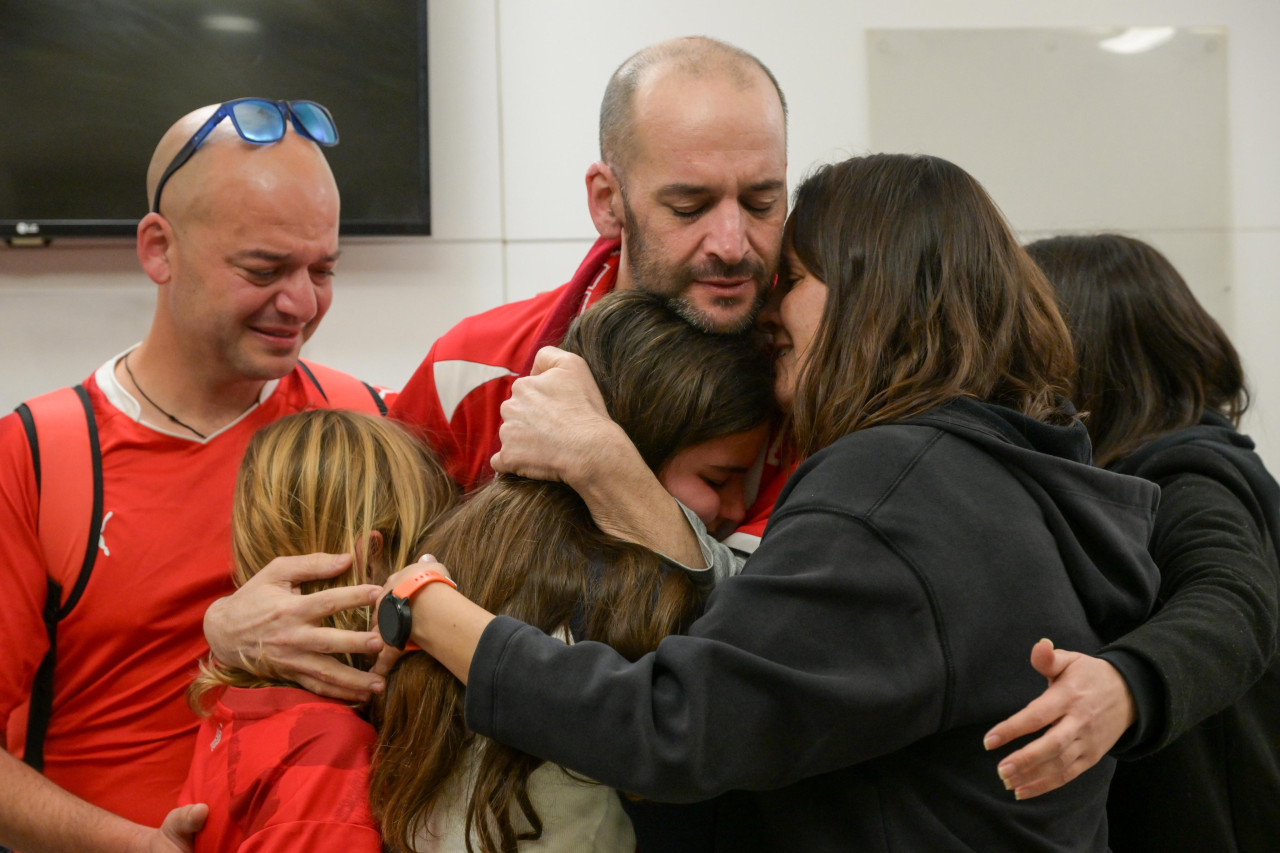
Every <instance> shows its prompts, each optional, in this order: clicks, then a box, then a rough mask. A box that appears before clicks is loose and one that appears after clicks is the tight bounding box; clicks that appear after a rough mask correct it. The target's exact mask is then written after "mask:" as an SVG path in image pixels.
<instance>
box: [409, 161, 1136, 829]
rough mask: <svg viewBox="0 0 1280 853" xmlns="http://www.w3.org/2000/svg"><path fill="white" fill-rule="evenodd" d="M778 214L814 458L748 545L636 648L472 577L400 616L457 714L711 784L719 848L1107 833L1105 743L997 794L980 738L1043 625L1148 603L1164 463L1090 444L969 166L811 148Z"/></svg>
mask: <svg viewBox="0 0 1280 853" xmlns="http://www.w3.org/2000/svg"><path fill="white" fill-rule="evenodd" d="M785 233H786V239H785V243H784V268H783V270H782V272H781V273H780V281H779V287H778V288H777V294H776V299H775V304H774V305H773V306H771V307H770V308H769V309H768V310H767V312H766V315H765V321H766V323H767V324H769V325H771V326H773V327H774V329H775V334H774V345H775V348H776V355H777V361H776V365H777V368H778V376H777V383H776V391H777V396H778V399H779V401H780V402H781V403H782V404H783V406H784V407H785V408H787V409H788V410H789V412H790V416H791V425H792V433H793V435H794V437H795V441H796V446H797V447H798V448H799V450H800V451H801V452H802V453H803V454H804V455H805V456H806V457H807V458H805V459H804V461H802V462H801V464H800V465H799V467H798V468H797V469H796V471H795V473H794V474H793V475H792V477H791V479H790V481H789V482H788V483H787V485H786V487H785V488H784V489H783V491H782V493H781V494H780V496H779V498H778V500H777V503H776V504H775V506H774V510H773V514H772V517H771V519H770V522H769V526H768V528H767V530H766V532H765V535H764V537H763V540H762V541H761V543H760V546H759V548H758V549H757V550H756V551H755V553H754V554H753V555H752V556H751V557H750V559H748V560H747V563H746V566H745V568H744V569H743V571H742V573H741V574H739V575H736V576H734V577H730V578H727V579H725V580H724V581H722V582H721V583H720V584H719V585H718V586H717V587H716V589H715V592H714V593H713V594H712V596H711V597H710V599H709V601H708V604H707V607H706V610H705V612H704V613H703V614H702V615H701V616H700V617H698V618H697V619H696V620H695V621H694V622H693V623H692V624H691V625H690V626H689V628H688V631H687V632H685V634H683V635H673V636H669V637H667V638H666V639H664V640H662V641H661V642H660V643H659V645H658V648H657V649H656V650H655V651H652V652H649V653H647V654H645V655H644V656H642V657H640V658H639V659H637V660H634V661H631V660H628V659H627V658H626V657H625V656H623V655H620V654H618V653H617V652H615V651H613V650H612V649H609V648H608V647H607V646H604V645H602V644H596V643H578V644H574V645H566V644H564V643H561V642H559V641H557V640H556V639H554V638H552V637H549V636H547V633H546V629H545V628H542V627H540V626H537V625H530V624H527V623H525V622H523V621H521V620H520V619H518V618H514V617H513V616H510V615H497V616H495V615H494V614H493V613H491V612H489V611H487V610H485V609H484V608H483V607H480V606H477V605H476V604H475V603H473V602H471V601H470V600H468V598H467V597H466V595H467V594H469V593H470V590H469V589H468V587H467V586H466V585H465V584H461V585H460V591H459V590H452V589H449V588H448V587H447V586H446V585H445V584H441V583H433V584H430V585H429V586H426V587H425V588H424V589H422V591H421V592H419V594H418V595H417V596H416V597H414V598H413V600H412V623H411V626H412V628H411V636H412V639H413V641H414V642H415V643H417V644H418V645H420V646H421V647H422V648H423V649H425V650H426V651H427V652H428V653H429V654H430V655H432V656H434V657H436V658H437V659H438V660H440V661H441V662H442V663H443V664H444V665H445V666H447V667H448V668H449V670H450V671H451V672H452V673H453V674H454V675H455V676H456V677H457V678H458V679H459V680H461V681H463V682H465V683H466V684H467V686H468V690H467V693H466V705H465V721H466V723H467V725H468V726H469V727H470V728H471V729H472V730H474V731H476V732H478V733H481V734H484V735H487V736H489V737H492V738H494V739H495V740H497V741H499V742H502V743H506V744H509V745H510V746H512V747H514V748H517V749H521V750H524V751H526V752H528V753H530V754H533V755H537V756H539V757H541V758H545V759H547V760H550V761H555V762H557V763H559V764H562V765H564V766H566V767H568V768H570V769H572V770H573V771H575V772H578V773H582V774H585V775H586V776H588V777H590V778H593V779H598V780H600V781H601V782H603V783H605V784H609V785H612V786H614V787H617V788H619V789H621V790H624V791H628V792H630V793H632V794H636V795H640V796H644V797H649V798H654V799H659V800H666V801H676V802H680V801H693V800H701V799H706V798H709V797H717V796H718V797H719V799H718V800H717V802H716V820H715V824H714V832H715V838H714V844H715V845H716V847H717V849H723V850H735V851H750V850H778V849H791V850H837V849H868V850H870V849H877V850H879V849H894V850H930V851H942V850H1022V851H1037V850H1054V851H1069V850H1070V851H1076V850H1079V851H1083V850H1103V849H1105V847H1106V816H1105V812H1104V800H1105V793H1106V788H1107V784H1108V782H1109V780H1110V775H1111V771H1112V764H1111V763H1110V762H1107V763H1105V764H1103V765H1101V766H1099V767H1098V768H1096V770H1095V771H1094V772H1092V773H1091V774H1086V775H1085V776H1084V777H1082V778H1081V779H1079V780H1077V781H1076V783H1075V784H1074V785H1072V786H1068V787H1067V788H1064V789H1063V790H1062V791H1061V792H1058V794H1056V795H1055V796H1054V797H1049V798H1040V799H1037V800H1032V801H1029V802H1017V801H1015V798H1014V795H1013V794H1012V793H1011V792H1008V791H1006V790H1004V789H1003V787H1002V786H1001V785H1000V782H999V779H998V778H997V776H996V774H995V773H993V772H992V762H991V756H990V754H989V753H988V752H987V751H986V750H985V749H984V745H983V742H982V738H983V733H984V732H985V731H986V730H987V729H988V728H989V727H990V726H991V724H992V723H994V722H995V721H997V720H999V719H1001V718H1002V717H1004V716H1005V715H1007V714H1008V713H1009V712H1011V711H1012V710H1014V709H1016V708H1018V707H1021V705H1022V704H1025V702H1026V701H1027V700H1028V699H1029V698H1030V697H1031V696H1033V695H1035V693H1037V692H1038V691H1039V689H1040V684H1039V683H1038V682H1039V677H1038V676H1037V675H1036V674H1035V673H1034V672H1033V671H1031V670H1030V668H1029V667H1026V665H1025V662H1024V654H1025V649H1026V648H1028V647H1029V646H1030V645H1031V644H1032V643H1033V642H1034V641H1035V640H1036V639H1037V638H1039V637H1043V636H1056V637H1064V638H1069V639H1070V642H1073V643H1075V644H1077V646H1079V647H1084V648H1087V649H1090V650H1092V649H1097V648H1098V647H1100V646H1101V645H1102V644H1103V643H1104V642H1105V641H1107V640H1109V639H1114V638H1115V637H1117V636H1119V635H1120V634H1122V633H1124V632H1125V631H1127V630H1129V629H1130V628H1132V627H1133V626H1134V625H1136V624H1137V623H1138V622H1139V621H1141V620H1142V619H1143V618H1144V617H1145V616H1146V615H1147V612H1148V610H1149V608H1150V606H1151V602H1152V599H1153V597H1154V591H1155V584H1156V571H1155V568H1154V566H1153V565H1152V564H1151V561H1150V557H1149V555H1147V553H1146V549H1145V545H1146V541H1147V537H1148V535H1149V533H1150V530H1151V523H1152V514H1153V511H1154V506H1155V502H1156V488H1155V487H1154V486H1153V485H1152V484H1150V483H1148V482H1145V481H1142V480H1140V479H1137V478H1133V477H1125V476H1122V475H1119V474H1115V473H1111V472H1108V471H1105V470H1101V469H1099V468H1096V467H1094V466H1092V465H1091V464H1090V448H1089V442H1088V436H1087V433H1086V431H1085V428H1084V426H1083V425H1082V424H1081V423H1080V422H1079V421H1078V420H1076V419H1075V418H1074V417H1073V410H1072V408H1071V406H1070V404H1069V403H1068V402H1067V401H1066V398H1065V395H1066V392H1067V389H1068V387H1069V385H1070V380H1071V377H1072V374H1073V370H1074V361H1073V358H1072V350H1071V342H1070V337H1069V335H1068V332H1067V329H1066V326H1065V325H1064V323H1063V321H1062V319H1061V317H1060V315H1059V313H1058V311H1057V308H1056V306H1055V304H1054V299H1053V294H1052V291H1051V289H1050V287H1049V285H1048V282H1047V281H1046V280H1045V278H1044V275H1043V274H1042V273H1041V272H1040V271H1039V270H1038V269H1037V268H1036V266H1035V264H1034V263H1033V262H1032V261H1031V259H1030V258H1029V257H1028V256H1027V255H1026V253H1025V252H1024V251H1023V250H1022V248H1021V247H1020V246H1019V245H1018V243H1017V241H1016V239H1015V237H1014V235H1013V233H1012V232H1011V230H1010V228H1009V227H1008V225H1007V224H1006V223H1005V221H1004V219H1003V217H1002V216H1001V215H1000V213H999V211H998V209H997V208H996V206H995V205H994V203H993V202H992V201H991V199H990V198H989V197H988V196H987V194H986V193H985V191H984V190H983V189H982V188H981V186H980V185H979V184H978V183H977V181H975V180H974V179H973V178H972V177H971V176H969V175H968V174H967V173H965V172H964V171H963V170H961V169H959V168H957V167H956V166H954V165H953V164H951V163H948V162H946V161H944V160H941V159H938V158H935V157H924V156H906V155H884V154H882V155H873V156H868V157H857V158H853V159H851V160H847V161H845V162H842V163H837V164H833V165H829V166H824V167H822V168H820V169H818V170H817V171H816V172H815V173H814V174H813V175H812V176H811V177H809V178H808V179H807V180H806V181H805V182H804V183H803V185H802V186H801V187H800V188H799V190H798V191H797V195H796V200H795V206H794V210H793V212H792V214H791V217H790V220H789V223H788V226H787V229H786V232H785ZM539 378H540V377H534V378H533V381H536V380H537V379H539ZM592 423H594V421H592ZM574 434H575V435H578V434H581V435H587V436H589V437H591V438H593V439H595V438H597V437H602V436H606V435H609V434H612V433H611V432H610V431H608V430H603V429H602V430H599V431H592V430H590V429H585V428H584V431H583V432H582V433H577V432H575V433H574ZM606 450H607V449H602V450H601V451H599V452H600V453H601V454H604V453H605V452H606ZM444 565H445V566H449V562H448V559H447V557H446V558H445V560H444ZM450 568H451V566H450ZM401 577H403V576H402V575H397V576H396V577H393V578H392V579H391V581H389V583H394V582H395V581H397V580H398V579H399V578H401ZM1005 751H1007V750H1005Z"/></svg>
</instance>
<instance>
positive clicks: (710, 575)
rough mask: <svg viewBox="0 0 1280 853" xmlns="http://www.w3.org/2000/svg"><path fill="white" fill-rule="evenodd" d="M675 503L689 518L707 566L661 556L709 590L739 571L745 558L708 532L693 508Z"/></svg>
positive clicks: (705, 589)
mask: <svg viewBox="0 0 1280 853" xmlns="http://www.w3.org/2000/svg"><path fill="white" fill-rule="evenodd" d="M676 503H677V504H679V506H680V509H682V510H683V511H684V517H685V518H686V519H688V520H689V526H690V527H692V528H693V532H694V534H696V535H697V537H698V547H699V548H701V549H702V560H703V562H705V563H706V564H707V568H705V569H691V568H689V567H688V566H686V565H684V564H682V563H678V562H676V561H675V560H672V559H671V558H670V557H667V556H666V555H663V558H664V559H665V560H667V562H669V563H671V564H672V565H674V566H679V567H680V568H682V569H684V570H685V571H686V572H688V573H689V576H690V577H691V578H693V582H694V584H695V585H696V586H697V587H698V588H699V589H700V590H702V591H703V592H709V591H710V590H711V589H712V588H713V587H714V586H715V585H716V584H718V583H719V582H720V581H722V580H724V579H725V578H727V577H732V576H733V575H736V574H738V573H739V572H741V571H742V565H743V563H745V562H746V558H745V557H741V556H739V555H738V554H737V552H735V551H734V550H733V549H731V548H730V547H729V546H728V545H725V544H724V543H723V542H721V541H720V540H718V539H716V538H715V537H714V536H712V535H711V534H710V533H708V532H707V526H706V525H705V524H703V523H702V519H700V518H698V516H697V515H695V514H694V512H693V510H691V509H689V508H688V507H687V506H685V505H684V504H682V503H680V501H678V500H677V501H676Z"/></svg>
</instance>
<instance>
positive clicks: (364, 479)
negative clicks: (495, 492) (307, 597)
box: [188, 409, 455, 713]
mask: <svg viewBox="0 0 1280 853" xmlns="http://www.w3.org/2000/svg"><path fill="white" fill-rule="evenodd" d="M454 502H455V493H454V488H453V485H452V484H451V483H450V481H449V478H448V476H447V475H446V474H445V473H444V469H443V468H442V467H441V466H440V464H439V463H438V462H437V461H436V459H435V457H434V455H432V453H431V451H430V450H428V449H427V448H426V446H425V445H423V444H422V443H421V442H420V441H418V440H417V439H416V438H414V437H413V436H411V435H410V434H409V433H408V432H407V431H406V430H405V429H404V428H403V427H401V426H400V425H398V424H396V423H395V422H393V421H388V420H383V419H382V418H376V417H373V416H370V415H365V414H361V413H359V412H351V411H344V410H338V409H319V410H314V411H306V412H300V413H298V414H295V415H290V416H288V417H285V418H281V419H280V420H278V421H275V422H274V423H272V424H270V425H268V426H266V427H264V428H263V429H262V430H260V431H259V432H258V433H257V434H255V435H254V437H253V439H252V440H251V441H250V442H249V447H248V449H247V450H246V451H245V455H244V459H243V460H242V461H241V463H240V471H239V474H238V476H237V478H236V489H235V498H234V504H233V507H232V513H231V530H232V556H233V558H234V562H235V568H234V571H233V575H232V577H233V579H234V581H235V585H236V586H237V587H239V586H242V585H244V583H245V582H246V581H248V580H249V579H250V578H251V577H253V576H254V575H255V574H257V573H258V572H259V571H260V570H261V569H262V568H263V567H264V566H266V564H267V563H269V562H271V560H273V559H275V558H276V557H284V556H295V555H300V554H312V553H318V552H324V553H329V554H352V555H354V557H355V559H354V560H353V561H352V564H351V568H350V569H349V570H347V571H346V572H343V573H342V574H341V575H339V576H337V577H335V578H330V579H325V580H316V581H309V582H307V583H305V584H303V585H302V592H303V593H304V594H307V593H312V592H316V591H319V590H322V589H330V588H333V587H340V586H353V585H355V584H362V583H382V582H384V581H385V580H386V578H387V576H388V575H389V574H390V573H391V572H393V571H396V570H399V569H400V568H402V567H404V566H405V565H407V564H409V563H412V562H413V561H414V560H415V559H416V558H417V555H418V553H419V552H418V547H419V544H420V542H421V540H422V539H423V537H424V536H425V535H426V533H427V531H428V530H429V529H430V528H431V526H432V524H434V523H435V522H436V520H437V519H438V518H440V516H442V515H443V514H444V513H445V512H446V511H448V510H449V509H450V508H451V507H452V506H453V504H454ZM374 533H377V534H378V535H379V536H380V537H381V542H380V544H379V543H377V542H376V541H375V538H374V537H373V534H374ZM371 612H372V608H370V607H362V608H357V609H355V610H347V611H343V612H341V613H338V614H336V615H333V616H329V617H327V618H326V619H325V621H324V624H325V625H327V626H329V627H335V628H345V629H352V630H357V631H368V630H370V627H369V626H370V619H371ZM334 657H336V658H338V659H339V660H340V661H342V662H343V663H345V664H347V665H349V666H354V667H357V668H359V669H368V668H369V662H368V661H367V660H366V659H365V658H364V657H363V656H360V655H350V654H336V655H334ZM287 683H288V682H285V681H283V680H282V679H279V678H276V677H273V676H272V675H271V674H270V673H264V674H255V673H254V672H252V671H250V666H249V665H248V664H247V662H246V663H245V665H244V666H232V665H227V664H224V663H221V662H219V661H216V660H212V659H211V660H210V662H209V663H207V664H202V665H201V672H200V675H199V676H198V677H197V678H196V680H195V682H194V683H193V684H192V685H191V690H190V692H189V694H188V698H189V701H190V703H191V706H192V707H193V708H195V709H196V711H197V712H198V713H203V712H204V711H205V699H206V695H207V694H208V692H209V691H210V690H211V689H213V688H215V687H217V686H219V685H230V686H234V687H264V686H268V685H273V684H287Z"/></svg>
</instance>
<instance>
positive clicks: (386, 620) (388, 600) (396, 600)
mask: <svg viewBox="0 0 1280 853" xmlns="http://www.w3.org/2000/svg"><path fill="white" fill-rule="evenodd" d="M411 612H412V611H411V610H410V602H409V600H408V599H405V598H401V597H400V596H398V595H396V594H395V593H394V592H389V593H387V595H386V597H385V598H383V599H382V603H381V604H379V605H378V633H380V634H382V640H383V642H385V643H387V645H390V646H395V647H396V648H397V649H403V648H404V644H405V643H406V642H408V640H409V632H410V630H411V629H412V622H411V621H410V614H411Z"/></svg>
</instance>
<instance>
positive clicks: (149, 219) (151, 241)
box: [138, 213, 173, 284]
mask: <svg viewBox="0 0 1280 853" xmlns="http://www.w3.org/2000/svg"><path fill="white" fill-rule="evenodd" d="M172 253H173V226H172V225H170V224H169V220H167V219H165V218H164V217H163V216H161V215H160V214H158V213H148V214H147V215H146V216H144V217H142V221H141V222H139V223H138V262H139V263H141V264H142V270H143V272H145V273H146V274H147V277H148V278H150V279H151V280H152V281H154V282H155V283H156V284H168V283H169V281H170V280H171V279H172V278H173V268H172V264H173V258H172Z"/></svg>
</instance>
